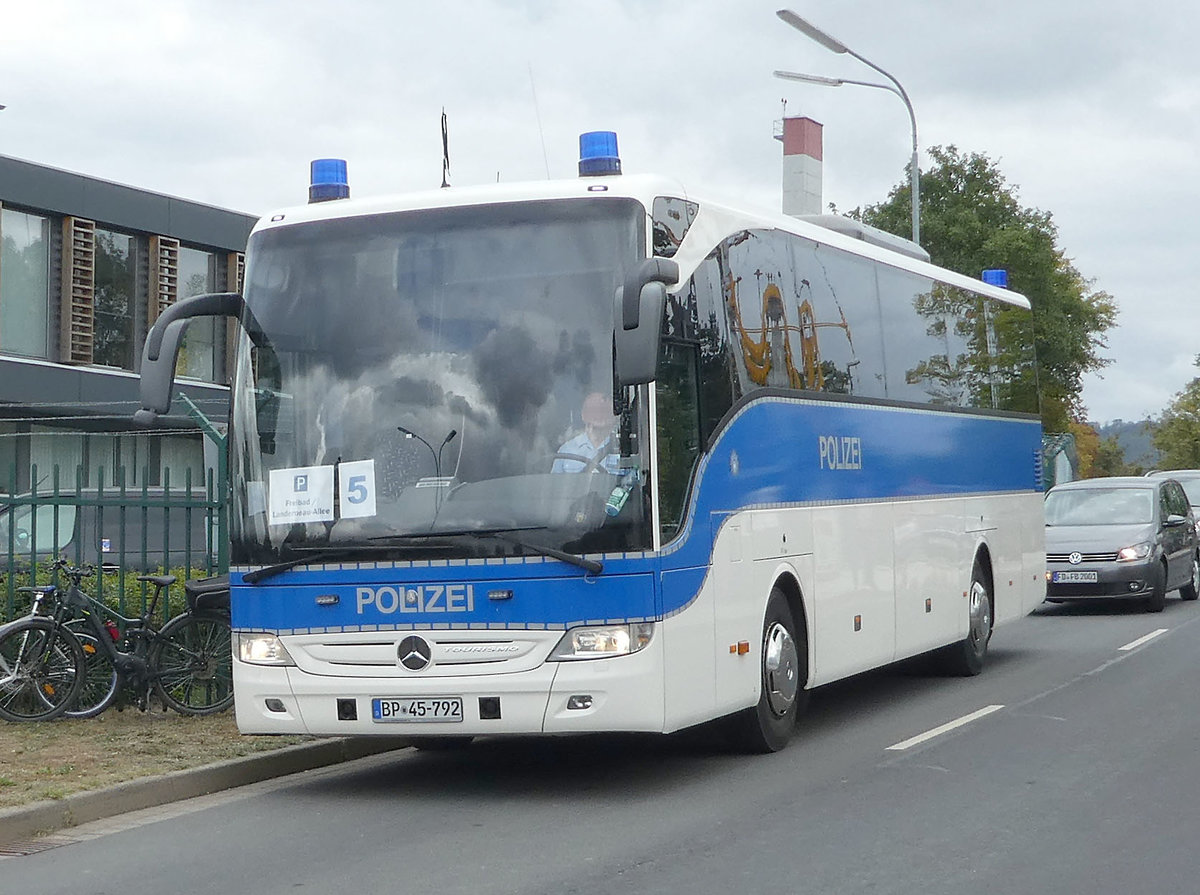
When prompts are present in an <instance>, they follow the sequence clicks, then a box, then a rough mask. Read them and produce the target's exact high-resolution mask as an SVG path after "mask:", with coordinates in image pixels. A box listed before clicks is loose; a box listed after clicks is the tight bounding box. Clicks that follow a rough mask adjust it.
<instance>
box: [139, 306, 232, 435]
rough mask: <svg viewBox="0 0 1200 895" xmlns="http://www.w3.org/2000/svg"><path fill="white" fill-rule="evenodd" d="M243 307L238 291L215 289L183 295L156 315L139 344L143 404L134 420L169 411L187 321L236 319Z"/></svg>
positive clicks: (148, 422)
mask: <svg viewBox="0 0 1200 895" xmlns="http://www.w3.org/2000/svg"><path fill="white" fill-rule="evenodd" d="M244 309H245V302H244V301H243V300H242V296H241V295H239V294H238V293H236V292H217V293H213V294H210V295H197V296H195V297H193V298H185V299H184V300H183V301H180V302H176V303H175V304H173V305H171V306H170V307H169V308H167V309H166V310H165V311H163V313H162V314H161V315H159V318H158V320H156V321H155V322H154V326H152V327H151V328H150V332H149V333H147V335H146V344H145V345H144V346H143V347H142V370H141V390H140V397H141V401H142V407H141V409H140V410H138V411H137V412H136V413H134V415H133V421H134V422H135V423H137V424H138V425H142V426H149V425H153V424H154V422H155V420H157V419H158V416H159V414H162V413H167V412H169V411H170V409H171V397H172V392H173V391H174V386H175V361H176V359H177V358H178V357H179V346H180V344H181V343H182V341H183V334H184V332H185V331H186V330H187V325H188V322H189V321H190V320H192V319H194V318H196V317H233V318H234V319H238V318H240V317H241V316H242V312H243V311H244Z"/></svg>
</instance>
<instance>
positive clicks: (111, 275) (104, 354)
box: [92, 227, 137, 370]
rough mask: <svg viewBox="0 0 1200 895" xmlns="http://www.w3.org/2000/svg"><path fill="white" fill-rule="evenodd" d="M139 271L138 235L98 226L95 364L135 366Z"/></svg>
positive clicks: (121, 366)
mask: <svg viewBox="0 0 1200 895" xmlns="http://www.w3.org/2000/svg"><path fill="white" fill-rule="evenodd" d="M136 270H137V238H136V237H133V236H129V235H128V234H126V233H117V232H116V231H114V230H101V229H100V228H99V227H97V228H96V280H95V335H94V336H93V342H92V362H93V363H96V364H102V365H104V366H108V367H120V368H121V369H124V370H132V369H133V352H134V342H133V324H134V292H135V290H134V283H135V274H136Z"/></svg>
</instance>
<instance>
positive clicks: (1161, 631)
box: [1117, 628, 1171, 652]
mask: <svg viewBox="0 0 1200 895" xmlns="http://www.w3.org/2000/svg"><path fill="white" fill-rule="evenodd" d="M1169 630H1171V629H1170V628H1159V629H1158V630H1157V631H1151V632H1150V633H1149V634H1147V635H1146V636H1145V637H1139V638H1138V639H1137V640H1134V641H1133V642H1132V643H1127V644H1125V645H1124V646H1121V647H1118V648H1117V652H1129V650H1131V649H1137V648H1138V647H1139V646H1141V645H1142V644H1143V643H1147V642H1149V641H1151V640H1153V639H1154V638H1155V637H1157V636H1158V635H1159V634H1166V633H1167V632H1168V631H1169Z"/></svg>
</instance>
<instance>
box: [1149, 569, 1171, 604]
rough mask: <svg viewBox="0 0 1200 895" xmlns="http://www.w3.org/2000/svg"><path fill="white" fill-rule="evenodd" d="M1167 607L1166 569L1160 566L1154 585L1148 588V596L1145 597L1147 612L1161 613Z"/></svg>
mask: <svg viewBox="0 0 1200 895" xmlns="http://www.w3.org/2000/svg"><path fill="white" fill-rule="evenodd" d="M1166 607H1167V567H1166V566H1165V565H1160V566H1159V567H1158V575H1157V577H1156V578H1155V580H1154V584H1152V585H1151V586H1150V596H1148V597H1146V611H1147V612H1162V611H1163V610H1164V609H1165V608H1166Z"/></svg>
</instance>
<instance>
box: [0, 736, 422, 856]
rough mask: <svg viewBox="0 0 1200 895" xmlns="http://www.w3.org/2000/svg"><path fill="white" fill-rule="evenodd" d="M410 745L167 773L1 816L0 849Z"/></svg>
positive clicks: (379, 742)
mask: <svg viewBox="0 0 1200 895" xmlns="http://www.w3.org/2000/svg"><path fill="white" fill-rule="evenodd" d="M408 745H410V743H409V741H408V740H404V739H397V738H393V737H386V738H380V739H375V738H373V737H372V738H355V739H330V740H321V741H320V742H316V743H302V744H300V745H298V746H285V747H284V748H282V749H275V750H271V751H268V752H257V753H255V754H253V755H247V756H243V757H241V758H231V759H228V760H226V761H220V762H216V763H214V764H209V765H203V766H201V767H198V768H189V769H187V770H183V771H172V772H171V773H169V774H163V775H161V776H158V777H144V778H142V779H140V780H129V781H126V782H125V783H118V784H116V785H115V786H110V787H107V788H105V789H94V790H89V791H86V792H78V793H74V794H72V795H69V796H66V797H65V798H62V799H55V800H47V801H42V802H34V803H33V804H32V805H25V806H22V807H20V808H6V809H3V810H0V845H7V844H9V843H11V842H14V841H16V840H19V839H25V838H28V837H31V836H34V835H36V834H39V833H49V832H53V831H54V830H61V829H63V828H65V827H77V826H79V825H80V824H86V823H90V822H91V821H94V820H102V819H104V818H106V817H114V816H116V815H118V814H125V813H127V812H129V811H138V810H141V809H142V808H155V807H158V806H159V805H166V804H169V803H171V802H179V801H183V800H184V799H191V798H195V797H196V796H203V795H208V794H210V793H214V792H220V791H222V790H226V789H233V788H235V787H238V786H245V785H247V784H249V783H258V782H260V781H263V780H270V779H272V778H275V777H284V776H287V775H288V774H296V773H299V772H300V771H309V770H312V769H313V768H321V767H326V766H327V765H332V764H339V763H341V762H344V761H353V760H354V759H356V758H364V757H366V756H368V755H377V754H378V753H380V752H391V751H393V750H395V749H402V748H404V747H406V746H408Z"/></svg>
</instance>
